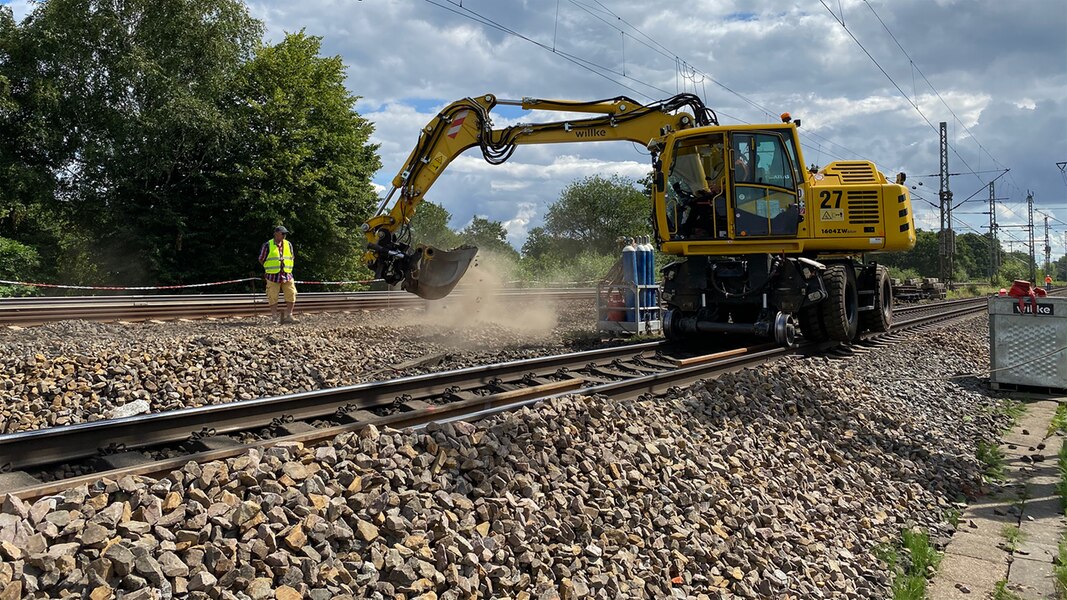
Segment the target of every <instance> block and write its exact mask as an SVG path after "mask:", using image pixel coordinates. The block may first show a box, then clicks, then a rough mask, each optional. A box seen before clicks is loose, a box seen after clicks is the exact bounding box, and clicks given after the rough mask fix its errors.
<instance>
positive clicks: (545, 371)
mask: <svg viewBox="0 0 1067 600" xmlns="http://www.w3.org/2000/svg"><path fill="white" fill-rule="evenodd" d="M664 345H665V342H646V343H643V344H633V345H627V346H618V347H613V348H602V349H598V350H587V351H584V352H574V353H569V354H557V355H554V356H546V357H539V358H529V359H524V360H519V361H513V362H505V363H496V364H491V365H485V366H477V367H468V368H465V369H457V370H453V371H445V372H439V373H428V374H425V375H415V376H411V377H402V378H398V379H390V380H386V381H372V382H367V383H360V384H356V385H349V386H343V387H338V388H330V389H325V390H314V391H309V392H298V393H295V394H285V395H282V396H270V397H265V398H256V399H252V400H239V401H236V402H228V403H225V404H213V405H205V406H198V407H195V408H183V409H178V410H172V411H166V412H158V413H150V414H145V415H137V416H132V417H124V418H119V419H106V420H101V421H90V422H87V423H78V424H74V425H64V426H61V427H49V428H45V429H35V430H32V431H22V432H17V433H9V434H4V435H0V465H7V466H8V467H9V468H12V469H25V468H30V467H36V466H40V465H46V464H55V463H64V462H70V461H73V460H77V459H82V458H87V457H91V456H94V455H96V454H97V453H98V451H99V450H100V449H101V448H104V447H106V446H108V445H113V446H122V447H125V448H127V449H133V448H140V447H145V446H154V445H159V444H167V443H172V442H180V441H184V440H187V439H189V437H190V435H192V434H193V433H194V432H197V431H200V430H202V429H204V428H209V429H212V430H214V432H215V433H216V435H218V434H226V433H233V432H238V431H249V430H255V429H260V428H264V427H268V426H270V425H271V424H272V422H275V421H274V420H275V419H278V418H283V417H284V418H285V419H286V420H293V421H304V420H308V419H316V418H323V417H329V416H331V415H335V414H337V411H338V410H342V411H344V412H351V411H355V410H369V409H372V408H377V407H383V406H393V405H394V404H396V403H397V398H402V397H404V396H405V395H407V396H412V397H416V396H418V397H433V396H441V395H444V394H446V393H449V391H450V390H453V389H455V388H456V387H461V388H467V389H470V388H480V387H482V388H484V387H487V386H493V385H499V384H500V383H504V384H506V383H508V382H511V381H514V380H521V379H522V378H524V377H526V378H536V377H545V376H549V375H555V374H557V373H560V372H565V371H566V370H567V369H572V368H580V367H584V366H586V365H588V364H589V363H607V364H610V363H611V362H612V361H615V360H618V359H622V358H626V357H630V356H633V355H635V354H641V353H642V352H647V351H650V350H657V349H659V348H661V347H663V346H664Z"/></svg>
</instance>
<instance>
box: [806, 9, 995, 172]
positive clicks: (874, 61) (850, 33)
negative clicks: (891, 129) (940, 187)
mask: <svg viewBox="0 0 1067 600" xmlns="http://www.w3.org/2000/svg"><path fill="white" fill-rule="evenodd" d="M819 2H820V3H821V4H822V5H823V8H825V9H826V11H827V12H829V13H830V16H832V17H833V18H834V20H835V21H837V23H838V24H839V25H841V28H842V29H844V30H845V33H847V34H848V36H849V37H850V38H852V41H854V42H856V45H857V46H859V47H860V50H862V51H863V53H864V54H866V55H867V58H869V59H871V62H873V63H874V65H875V66H876V67H877V68H878V70H879V71H881V72H882V75H885V77H886V79H888V80H889V82H890V83H892V84H893V87H894V88H896V90H897V91H898V92H900V95H901V96H903V97H904V99H905V100H907V102H908V104H910V105H911V107H912V108H914V109H915V112H917V113H919V116H920V117H922V120H923V121H925V122H926V124H927V125H929V126H930V128H931V129H933V130H934V131H935V132H938V131H939V129H938V127H937V126H936V125H934V124H933V123H932V122H931V121H930V119H929V118H928V117H927V116H926V114H925V113H924V112H923V111H922V109H921V108H919V105H918V103H916V102H915V101H914V100H912V99H911V98H909V97H908V93H907V92H905V91H904V90H903V89H902V88H901V87H900V84H899V83H897V81H896V79H894V78H893V76H892V75H890V74H889V72H888V71H886V70H885V67H883V66H882V64H881V63H880V62H878V59H876V58H875V57H874V55H873V54H871V52H870V51H869V50H867V47H866V46H864V45H863V42H861V41H860V40H859V38H858V37H856V34H854V33H852V30H851V29H849V28H848V26H846V25H845V21H844V19H843V18H840V17H838V15H837V14H836V13H835V12H834V11H833V9H832V8H830V7H829V6H827V4H826V1H825V0H819ZM948 146H949V148H951V149H952V153H953V154H955V155H956V157H957V158H959V159H960V162H962V163H963V165H964V166H965V167H967V172H968V173H970V174H973V175H974V176H975V177H977V178H978V180H979V181H984V180H983V179H982V178H981V177H979V176H978V174H977V172H976V171H975V169H974V168H973V167H971V165H970V164H969V163H968V162H967V159H965V158H963V156H962V155H961V154H960V153H959V151H958V150H957V149H956V146H955V145H954V144H949V145H948ZM985 183H988V182H985Z"/></svg>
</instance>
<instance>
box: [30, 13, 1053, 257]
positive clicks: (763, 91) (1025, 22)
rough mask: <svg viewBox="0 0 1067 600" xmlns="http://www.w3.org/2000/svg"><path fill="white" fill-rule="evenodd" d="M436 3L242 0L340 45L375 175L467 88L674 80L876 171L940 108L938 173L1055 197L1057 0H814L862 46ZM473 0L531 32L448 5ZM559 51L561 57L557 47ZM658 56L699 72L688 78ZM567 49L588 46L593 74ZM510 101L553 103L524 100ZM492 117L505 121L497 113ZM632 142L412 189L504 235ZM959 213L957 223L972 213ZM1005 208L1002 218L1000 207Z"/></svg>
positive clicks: (800, 25)
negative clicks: (787, 121)
mask: <svg viewBox="0 0 1067 600" xmlns="http://www.w3.org/2000/svg"><path fill="white" fill-rule="evenodd" d="M442 4H443V5H444V8H441V7H438V6H434V5H432V4H429V3H427V2H422V1H420V0H390V1H388V2H383V1H374V0H364V1H362V2H337V1H335V0H304V1H302V2H291V1H283V0H253V1H252V2H251V3H250V7H251V10H252V12H253V14H254V15H255V16H257V17H259V18H261V19H263V20H264V21H265V22H266V23H267V32H268V34H267V35H268V37H269V39H271V40H272V41H275V42H276V41H278V40H280V39H281V38H282V36H283V34H284V32H286V31H299V30H300V29H306V31H307V32H308V33H309V34H312V35H320V36H323V52H324V54H327V55H334V54H336V55H340V56H341V57H342V58H343V60H344V62H345V64H346V65H347V68H348V86H349V88H350V89H351V90H352V92H353V93H355V94H357V95H359V96H362V97H363V100H361V101H360V102H359V103H358V104H357V110H359V111H360V112H361V114H363V115H364V116H365V117H367V118H368V119H370V120H371V121H373V122H374V124H375V127H376V132H375V135H374V141H376V142H378V143H380V144H381V150H380V152H381V156H382V163H383V168H382V170H381V172H379V173H378V174H376V175H375V177H374V180H375V182H376V183H377V184H378V185H382V186H388V184H389V182H390V180H391V179H392V177H393V175H395V173H396V171H397V170H399V168H400V166H401V164H402V163H403V161H404V159H405V158H406V157H407V155H408V153H409V152H410V151H411V148H412V147H413V146H414V144H415V142H416V140H417V138H418V132H419V130H420V128H421V127H422V126H423V125H425V124H426V123H427V122H428V121H429V120H430V119H432V118H433V116H434V115H435V114H436V112H437V111H439V110H440V109H441V108H442V107H444V106H446V105H447V104H449V103H450V102H452V101H454V100H456V99H459V98H462V97H465V96H468V95H472V94H483V93H494V94H497V95H498V96H499V97H506V98H520V97H522V96H537V97H543V98H568V99H583V100H588V99H597V98H608V97H613V96H618V95H626V96H630V97H633V98H635V99H636V100H638V101H642V102H649V101H652V100H657V99H662V98H665V97H667V96H670V95H672V94H674V93H676V92H679V91H689V92H696V93H698V94H699V95H701V96H702V97H704V98H705V99H706V101H707V103H708V105H709V106H711V107H712V108H713V109H715V110H716V112H717V113H718V115H719V117H720V120H721V122H722V123H724V124H730V123H737V122H740V121H745V122H762V121H766V120H775V119H776V118H777V115H778V114H779V113H780V112H783V111H789V112H791V113H792V114H793V115H794V117H796V118H800V119H802V120H803V123H804V125H803V127H802V128H801V132H800V133H801V137H802V141H803V150H804V154H805V160H806V162H808V163H811V162H816V163H819V164H822V165H825V164H826V163H827V162H829V161H830V160H834V159H854V158H865V159H869V160H873V161H874V162H875V163H876V164H877V165H878V166H879V168H880V169H881V170H882V171H883V172H886V173H887V174H889V175H890V176H892V174H893V173H895V172H898V171H904V172H907V173H908V174H909V175H918V174H929V173H936V172H937V171H938V168H939V147H938V132H937V131H936V127H937V124H938V122H940V121H946V122H948V123H949V132H950V142H951V144H952V146H953V147H952V152H950V155H949V168H950V170H951V171H952V172H955V173H964V175H960V176H955V177H953V179H952V189H953V191H954V192H955V194H956V197H958V198H963V197H966V196H967V195H969V194H970V193H971V192H972V191H974V190H976V189H979V188H981V187H982V186H983V185H985V184H986V183H987V182H988V181H989V179H991V178H992V177H995V176H996V175H997V171H999V169H1002V168H1010V169H1011V173H1009V174H1008V175H1007V176H1005V177H1003V178H1002V179H1001V180H1000V181H999V182H998V184H997V186H998V188H997V189H998V195H1001V193H1000V191H1001V190H1004V194H1003V195H1004V196H1005V197H1010V198H1011V201H1010V202H1012V203H1015V205H1016V206H1017V203H1018V202H1019V201H1020V197H1022V198H1025V190H1027V189H1032V190H1034V191H1035V192H1036V196H1035V198H1036V199H1037V203H1038V207H1039V208H1040V206H1041V205H1042V204H1045V205H1055V204H1061V205H1062V204H1064V203H1065V202H1064V200H1061V198H1063V197H1064V196H1065V195H1067V194H1065V192H1067V185H1065V184H1064V182H1063V180H1062V179H1061V177H1060V173H1059V172H1058V169H1057V168H1056V167H1055V163H1056V162H1057V161H1063V160H1067V136H1064V135H1062V132H1063V131H1064V129H1063V115H1065V114H1067V37H1065V36H1064V35H1063V32H1064V31H1065V30H1067V10H1065V9H1064V4H1063V0H1031V2H1028V3H1027V7H1026V10H1019V8H1018V6H1016V5H1014V4H1012V3H1004V2H993V1H991V0H980V1H970V0H969V1H967V2H962V1H959V0H951V1H950V0H939V1H938V2H933V3H931V2H928V1H927V0H894V1H893V2H891V3H890V2H871V3H867V2H864V1H862V0H842V1H839V2H829V3H827V5H829V6H831V7H832V9H833V10H834V12H835V13H838V14H839V15H840V16H843V18H844V20H845V23H846V25H847V26H848V28H849V31H851V32H852V34H853V35H855V36H856V38H857V39H858V40H860V42H861V43H862V44H863V45H864V47H865V48H866V51H867V52H869V53H870V55H871V56H873V57H874V60H876V61H877V62H878V64H877V65H875V64H874V62H873V61H872V60H871V58H869V57H868V56H867V54H866V53H865V52H864V51H863V50H861V49H860V48H859V47H858V46H857V44H856V42H855V41H854V40H853V39H852V38H851V37H850V36H849V34H848V33H846V32H845V31H844V30H843V29H842V28H841V26H840V25H839V24H838V23H837V22H836V21H835V20H834V18H833V17H831V15H830V14H829V13H828V12H827V10H826V9H825V8H823V6H822V5H821V4H820V3H818V2H805V3H800V4H797V3H793V2H785V1H783V0H714V1H712V0H700V1H697V2H691V3H689V4H686V5H684V6H683V5H681V4H676V3H648V2H644V1H640V0H614V1H613V2H610V3H604V4H605V5H606V7H607V8H608V9H610V11H611V13H612V14H609V13H607V12H605V11H603V10H600V8H599V7H597V8H596V9H595V10H592V11H589V10H586V8H589V6H591V5H587V4H586V3H569V2H562V3H561V4H560V5H559V11H558V19H557V10H556V3H554V2H552V3H549V2H529V1H528V0H464V2H463V3H462V7H460V6H459V5H458V3H442ZM11 6H12V7H13V8H14V9H15V11H16V15H18V14H19V11H20V10H21V11H23V14H25V11H26V10H27V8H26V7H27V6H29V5H28V3H27V0H19V1H17V2H14V3H11ZM583 6H585V8H583ZM872 7H873V9H874V10H877V11H878V14H879V16H880V17H881V19H882V21H884V23H885V25H886V26H888V27H889V28H890V30H891V31H892V32H893V35H894V36H895V38H896V39H894V38H893V37H890V35H889V34H888V33H887V32H886V31H885V29H884V28H883V25H882V23H880V22H879V20H878V19H877V18H876V17H875V16H874V15H873V14H872V11H871V9H872ZM963 7H965V8H966V10H961V8H963ZM468 11H469V12H468ZM590 12H592V13H595V14H590ZM472 13H477V14H480V15H483V16H485V17H487V18H489V19H492V20H493V21H495V22H497V23H499V24H501V25H502V26H503V27H506V28H511V29H513V30H515V31H516V32H518V33H520V34H522V35H524V36H526V37H528V38H529V39H531V40H533V41H535V42H537V43H539V44H542V45H544V46H545V47H547V48H548V49H547V50H546V49H545V48H542V47H538V46H537V45H535V44H533V43H531V42H529V41H526V40H523V39H520V38H518V37H516V36H513V35H509V34H507V33H504V32H501V31H499V30H498V29H494V28H492V27H488V26H485V25H481V24H477V23H475V22H473V21H472V20H470V19H468V18H466V17H465V16H464V15H470V14H472ZM597 17H600V18H597ZM916 23H922V24H926V25H928V26H924V27H915V24H916ZM631 26H633V27H636V30H635V29H632V28H631ZM620 30H621V31H620ZM623 32H625V35H624V33H623ZM1004 32H1011V34H1010V35H1006V34H1005V33H1004ZM898 43H899V44H900V46H903V47H904V49H905V50H906V51H907V53H908V56H904V54H903V53H902V52H901V49H900V47H898V45H897V44H898ZM553 48H554V49H555V51H552V49H553ZM568 54H569V55H571V56H572V57H577V58H576V59H575V60H568V58H567V55H568ZM675 57H680V58H681V59H682V60H684V61H685V63H686V64H688V65H692V66H695V67H696V68H698V69H699V70H700V71H702V72H703V73H704V74H703V75H697V76H696V77H693V78H689V79H687V78H686V77H684V76H682V74H681V73H680V72H679V70H678V66H679V63H678V62H677V61H676V60H675ZM575 61H579V62H580V61H589V62H587V63H585V64H587V65H589V64H590V63H595V64H596V65H598V67H596V69H597V70H599V71H600V72H601V73H602V74H604V75H606V76H602V75H600V74H596V73H593V72H590V70H588V69H585V68H582V66H580V65H578V64H576V62H575ZM880 69H884V70H885V72H886V73H888V74H889V76H890V77H892V78H893V81H892V82H891V81H890V80H889V79H888V78H887V77H886V76H885V75H884V74H883V73H882V71H881V70H880ZM622 73H625V74H626V77H623V76H622ZM930 84H933V86H934V87H933V88H931V86H930ZM898 87H899V90H898ZM901 90H902V91H903V94H902V91H901ZM735 92H736V93H735ZM741 96H743V97H741ZM905 96H906V97H905ZM911 101H914V102H916V103H917V104H918V106H919V109H920V110H921V111H922V112H923V114H924V115H925V116H926V118H927V119H928V120H929V121H930V123H929V124H928V123H927V122H926V121H925V120H924V119H923V117H922V116H920V115H919V113H918V112H917V111H916V110H915V108H913V107H912V106H911V104H910V102H911ZM945 103H947V104H948V106H949V107H951V111H950V110H949V108H946V106H945ZM953 113H954V114H953ZM506 114H509V115H513V114H514V113H512V112H508V113H506ZM522 118H523V119H524V120H529V121H536V120H544V119H553V118H557V119H558V118H568V117H566V116H560V115H555V116H553V115H550V114H548V113H539V112H535V113H530V114H528V115H523V117H522ZM494 121H495V124H496V125H497V126H504V125H507V124H512V123H514V122H515V119H514V118H510V119H505V118H502V117H500V116H497V117H495V118H494ZM931 124H932V126H931ZM968 129H969V130H970V131H969V132H968V131H967V130H968ZM640 150H641V149H638V151H637V152H635V150H634V148H633V146H631V145H630V144H580V145H558V146H530V147H523V148H520V149H519V150H518V151H517V152H516V154H515V157H514V158H513V159H512V160H511V161H510V162H509V163H507V164H505V165H503V166H499V167H493V166H490V165H488V164H486V163H485V162H484V161H482V160H481V158H480V157H479V156H478V154H477V151H476V150H475V151H470V152H468V153H467V154H465V155H464V156H462V157H461V158H460V159H458V160H457V161H456V162H455V163H454V164H453V165H452V166H451V167H450V168H449V169H448V171H447V172H446V173H445V174H444V175H443V176H442V177H441V179H440V180H439V181H438V182H437V184H436V185H435V186H434V188H433V190H431V194H430V196H431V197H432V199H434V200H435V201H437V202H440V203H442V204H443V205H444V206H445V207H446V208H448V209H449V210H450V211H451V212H452V213H453V215H454V223H453V224H455V223H457V222H464V221H467V220H469V219H470V217H471V216H472V215H473V214H476V213H477V214H483V215H486V216H488V217H489V218H493V219H496V220H500V221H502V222H509V223H510V222H511V221H513V220H514V221H515V224H514V226H513V227H514V228H513V229H509V239H512V241H513V242H514V241H515V240H518V239H520V238H521V237H522V235H523V234H522V232H523V231H525V230H526V229H527V228H528V227H533V226H536V225H537V224H538V223H540V221H541V220H542V219H543V217H544V211H545V209H546V207H547V206H548V205H549V204H550V203H551V202H552V201H553V200H555V199H556V198H557V197H558V194H559V191H560V190H562V189H563V187H565V186H566V185H567V184H568V183H570V182H571V181H573V180H574V179H576V178H578V177H584V176H588V175H593V174H597V173H599V174H611V173H613V172H615V173H620V174H623V175H626V176H629V177H641V176H643V175H644V174H645V172H646V171H647V170H648V164H647V156H646V155H645V154H644V153H643V152H641V151H640ZM990 155H992V158H991V157H990ZM972 170H973V171H976V172H978V173H977V174H976V175H972V174H970V171H972ZM987 170H988V171H990V172H989V173H984V172H982V171H987ZM930 181H936V179H934V180H930ZM935 188H936V185H935ZM933 195H934V196H936V189H935V191H934V193H933ZM520 207H521V208H520ZM529 207H532V208H529ZM929 208H930V207H929V206H927V205H925V203H922V202H921V201H918V200H917V201H916V214H917V215H918V216H920V217H921V219H922V221H921V222H922V223H923V224H924V225H926V226H927V227H931V228H934V227H936V225H937V222H936V221H935V222H932V223H931V222H930V221H929V218H928V214H929V211H928V209H929ZM531 210H532V211H533V213H532V214H530V211H531ZM934 215H935V216H936V211H935V212H934ZM963 218H964V219H966V221H967V222H968V223H969V224H970V225H972V226H974V227H981V226H982V225H983V224H984V223H985V220H986V217H984V216H982V215H967V216H964V217H963ZM1004 219H1005V222H1008V221H1009V220H1011V221H1012V222H1016V221H1017V217H1014V216H1012V215H1010V214H1007V213H1005V214H1004ZM1058 227H1060V231H1062V226H1058Z"/></svg>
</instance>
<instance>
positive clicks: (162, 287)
mask: <svg viewBox="0 0 1067 600" xmlns="http://www.w3.org/2000/svg"><path fill="white" fill-rule="evenodd" d="M261 279H262V277H244V278H242V279H227V280H226V281H210V282H208V283H185V284H179V285H69V284H65V283H36V282H32V281H9V280H7V279H0V285H22V286H27V287H40V288H54V289H62V290H111V291H121V290H134V291H150V290H181V289H188V288H202V287H211V286H215V285H228V284H231V283H242V282H245V281H257V280H261ZM374 281H379V280H377V279H364V280H359V281H296V282H295V283H299V284H302V285H352V284H357V283H358V284H367V283H372V282H374Z"/></svg>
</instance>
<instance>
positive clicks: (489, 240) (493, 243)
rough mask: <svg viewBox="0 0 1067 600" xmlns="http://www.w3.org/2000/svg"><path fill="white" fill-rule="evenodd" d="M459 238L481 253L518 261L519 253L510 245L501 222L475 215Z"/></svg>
mask: <svg viewBox="0 0 1067 600" xmlns="http://www.w3.org/2000/svg"><path fill="white" fill-rule="evenodd" d="M459 238H460V239H461V240H462V241H463V242H465V243H467V244H471V245H473V246H477V247H478V250H479V251H480V252H485V253H492V254H495V255H497V256H502V257H507V258H513V259H516V260H517V259H518V258H519V253H518V252H517V251H516V250H515V248H513V247H512V246H511V244H509V243H508V232H507V230H506V229H504V225H503V224H502V223H501V222H500V221H490V220H489V219H487V218H485V217H479V216H477V215H475V217H474V219H472V220H471V222H470V224H468V225H467V226H466V227H464V228H463V231H460V232H459Z"/></svg>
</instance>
